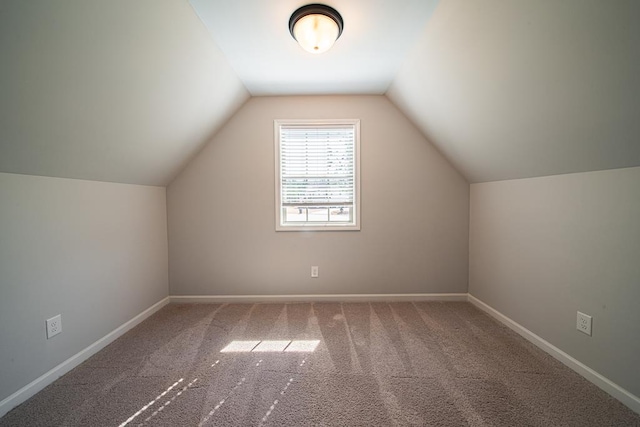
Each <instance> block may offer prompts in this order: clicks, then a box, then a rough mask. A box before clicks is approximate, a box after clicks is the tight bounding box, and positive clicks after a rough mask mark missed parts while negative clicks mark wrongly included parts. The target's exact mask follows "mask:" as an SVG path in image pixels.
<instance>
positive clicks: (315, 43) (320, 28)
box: [289, 4, 344, 53]
mask: <svg viewBox="0 0 640 427" xmlns="http://www.w3.org/2000/svg"><path fill="white" fill-rule="evenodd" d="M343 27H344V22H343V21H342V16H340V14H339V13H338V11H337V10H335V9H334V8H332V7H329V6H326V5H324V4H308V5H306V6H302V7H301V8H300V9H298V10H296V11H295V12H293V14H292V15H291V19H289V32H291V35H292V36H293V38H294V39H296V41H297V42H298V43H299V44H300V46H302V48H303V49H304V50H306V51H307V52H311V53H322V52H326V51H327V50H329V49H330V48H331V46H333V44H334V43H335V42H336V40H338V37H340V35H341V34H342V29H343Z"/></svg>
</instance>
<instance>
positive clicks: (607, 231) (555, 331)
mask: <svg viewBox="0 0 640 427" xmlns="http://www.w3.org/2000/svg"><path fill="white" fill-rule="evenodd" d="M470 228H471V229H470V267H469V268H470V276H469V292H470V293H471V294H472V295H473V296H475V297H477V298H479V299H480V300H482V301H483V302H485V303H487V304H489V305H490V306H492V307H493V308H495V309H496V310H498V311H499V312H501V313H502V314H504V315H506V316H508V317H509V318H511V319H513V320H515V321H516V322H518V323H520V324H521V325H522V326H524V327H525V328H527V329H529V330H530V331H532V332H534V333H535V334H537V335H539V336H540V337H542V338H544V339H545V340H547V341H549V342H550V343H551V344H553V345H555V346H556V347H559V348H560V349H561V350H563V351H565V352H566V353H568V354H569V355H571V356H572V357H574V358H575V359H577V360H579V361H581V362H582V363H584V364H586V365H587V366H589V367H590V368H592V369H594V370H595V371H597V372H599V373H600V374H602V375H604V376H605V377H607V378H609V379H610V380H612V381H613V382H615V383H617V384H618V385H620V386H622V387H623V388H625V389H627V390H628V391H630V392H631V393H633V394H635V395H636V396H640V370H639V369H638V367H637V363H638V360H640V309H639V307H640V305H639V304H640V168H629V169H618V170H608V171H601V172H588V173H577V174H570V175H559V176H550V177H544V178H533V179H522V180H514V181H502V182H491V183H485V184H473V185H471V226H470ZM578 310H580V311H582V312H584V313H587V314H589V315H591V316H593V336H592V337H589V336H587V335H584V334H582V333H580V332H578V331H577V330H576V311H578Z"/></svg>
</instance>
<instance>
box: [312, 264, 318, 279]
mask: <svg viewBox="0 0 640 427" xmlns="http://www.w3.org/2000/svg"><path fill="white" fill-rule="evenodd" d="M311 277H318V266H317V265H312V266H311Z"/></svg>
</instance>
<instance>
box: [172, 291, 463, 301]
mask: <svg viewBox="0 0 640 427" xmlns="http://www.w3.org/2000/svg"><path fill="white" fill-rule="evenodd" d="M169 298H171V302H172V303H180V302H183V303H184V302H186V303H194V302H195V303H221V302H222V303H257V302H267V303H274V302H374V301H467V294H466V293H460V294H324V295H172V296H170V297H169Z"/></svg>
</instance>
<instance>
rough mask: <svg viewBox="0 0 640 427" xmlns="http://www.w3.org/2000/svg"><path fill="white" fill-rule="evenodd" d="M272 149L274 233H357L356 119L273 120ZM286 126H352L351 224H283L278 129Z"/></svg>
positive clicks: (358, 177)
mask: <svg viewBox="0 0 640 427" xmlns="http://www.w3.org/2000/svg"><path fill="white" fill-rule="evenodd" d="M273 124H274V148H275V150H274V151H275V156H274V157H275V193H276V203H275V214H276V215H275V217H276V231H359V230H360V120H358V119H333V120H274V122H273ZM288 125H308V126H309V127H310V128H312V127H314V126H330V125H336V126H344V125H352V126H353V128H354V132H355V135H354V137H355V138H354V139H355V153H354V167H355V188H354V190H355V195H354V207H353V210H354V212H353V216H352V218H353V223H344V224H340V223H335V222H314V223H312V222H300V223H295V224H293V223H286V224H285V223H283V221H282V186H281V169H280V157H281V155H280V128H281V126H288Z"/></svg>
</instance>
